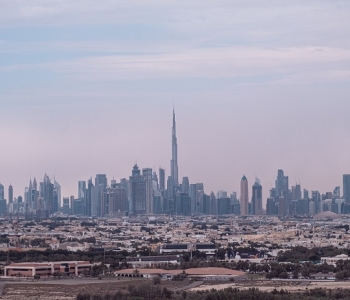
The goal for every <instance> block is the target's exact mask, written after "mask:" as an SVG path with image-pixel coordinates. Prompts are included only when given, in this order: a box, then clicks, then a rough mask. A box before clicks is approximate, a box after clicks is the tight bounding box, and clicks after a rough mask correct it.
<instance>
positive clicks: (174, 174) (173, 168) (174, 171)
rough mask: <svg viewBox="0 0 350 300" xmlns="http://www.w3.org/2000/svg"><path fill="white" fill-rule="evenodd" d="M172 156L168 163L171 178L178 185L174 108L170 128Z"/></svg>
mask: <svg viewBox="0 0 350 300" xmlns="http://www.w3.org/2000/svg"><path fill="white" fill-rule="evenodd" d="M171 149H172V156H171V163H170V170H171V178H172V180H173V183H174V186H175V187H177V186H178V185H179V173H178V165H177V137H176V120H175V110H173V128H172V147H171Z"/></svg>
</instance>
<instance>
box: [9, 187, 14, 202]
mask: <svg viewBox="0 0 350 300" xmlns="http://www.w3.org/2000/svg"><path fill="white" fill-rule="evenodd" d="M12 202H13V187H12V185H11V184H10V186H9V203H12Z"/></svg>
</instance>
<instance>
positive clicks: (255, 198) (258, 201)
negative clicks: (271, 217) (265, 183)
mask: <svg viewBox="0 0 350 300" xmlns="http://www.w3.org/2000/svg"><path fill="white" fill-rule="evenodd" d="M252 207H253V215H262V186H261V184H260V180H259V179H258V178H255V183H254V185H253V195H252Z"/></svg>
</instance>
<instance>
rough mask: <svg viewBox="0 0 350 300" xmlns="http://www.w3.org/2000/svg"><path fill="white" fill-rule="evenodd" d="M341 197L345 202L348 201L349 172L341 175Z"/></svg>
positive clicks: (349, 201) (349, 194)
mask: <svg viewBox="0 0 350 300" xmlns="http://www.w3.org/2000/svg"><path fill="white" fill-rule="evenodd" d="M343 197H344V200H345V203H350V174H344V175H343Z"/></svg>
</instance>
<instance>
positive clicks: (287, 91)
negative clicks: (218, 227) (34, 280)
mask: <svg viewBox="0 0 350 300" xmlns="http://www.w3.org/2000/svg"><path fill="white" fill-rule="evenodd" d="M349 13H350V3H349V2H348V1H343V0H337V1H327V0H322V1H320V2H317V3H316V2H314V1H301V0H297V1H293V3H291V2H285V1H284V2H283V1H282V2H281V1H277V0H268V1H264V3H261V1H254V0H252V1H241V0H235V1H230V2H227V1H218V2H215V3H213V2H211V1H201V2H198V1H193V2H191V3H186V4H183V3H178V2H176V1H175V2H172V1H170V2H167V3H164V2H160V1H151V2H150V3H147V4H144V3H139V1H134V0H131V1H128V2H127V3H119V2H115V1H109V0H103V1H100V2H99V3H96V2H95V1H92V0H87V1H84V3H81V2H78V1H70V2H69V3H68V2H66V1H50V2H47V1H41V0H35V1H24V0H19V1H17V2H16V3H14V2H11V1H7V2H6V3H4V4H3V6H2V9H1V11H0V52H1V59H0V105H1V109H0V136H1V156H0V182H1V183H3V184H4V185H5V186H6V187H7V186H8V185H9V184H10V183H12V185H13V188H14V194H15V195H18V194H22V193H23V191H19V190H18V189H19V188H21V187H24V186H25V185H27V184H28V178H30V177H32V178H33V177H34V176H36V177H37V178H41V177H42V176H43V174H45V173H47V174H49V175H50V177H52V178H53V177H56V178H59V182H60V184H61V185H62V194H63V195H72V194H74V195H76V193H77V187H76V181H79V180H87V179H88V178H89V177H90V176H95V175H94V174H99V173H105V174H106V175H107V176H108V178H112V177H113V176H114V177H115V178H116V179H118V180H119V178H123V177H125V176H128V175H129V174H130V168H132V166H133V165H134V163H135V161H136V160H137V161H138V164H139V165H140V166H141V167H142V168H143V167H151V168H152V169H158V167H159V166H162V167H163V168H165V169H166V176H169V174H170V172H171V168H170V165H169V159H170V155H171V147H172V146H171V142H170V141H169V139H170V137H169V131H170V130H171V129H170V127H171V121H170V119H171V108H172V105H173V103H175V109H176V113H177V114H176V118H177V128H176V129H177V143H178V145H179V149H178V150H179V151H178V167H179V180H181V178H182V177H183V176H188V177H189V178H190V180H191V181H193V182H203V183H204V184H205V188H206V190H208V191H211V190H213V191H217V190H227V191H236V192H238V191H239V188H240V179H241V178H242V176H243V174H245V175H246V177H247V178H248V181H249V182H250V183H252V182H253V181H254V178H255V177H256V176H257V177H258V178H259V179H260V181H261V185H262V186H263V201H265V199H266V198H267V196H268V190H269V189H270V188H271V187H272V186H274V180H275V176H276V175H275V173H276V170H278V169H283V170H284V171H285V172H286V174H288V176H289V180H290V184H292V183H294V182H298V183H299V182H300V183H301V185H302V187H306V188H308V189H309V190H319V191H332V190H333V189H334V187H335V186H341V185H342V184H341V183H342V174H347V173H349V172H350V160H349V154H348V152H349V151H348V149H349V148H350V138H349V137H350V120H349V118H348V111H349V110H350V102H349V101H348V100H349V96H350V86H349V84H348V83H349V80H350V44H349V39H348V36H349V35H350V33H349V30H350V20H349V18H348V15H349ZM295 16H298V17H297V18H295ZM62 20H64V22H62Z"/></svg>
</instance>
